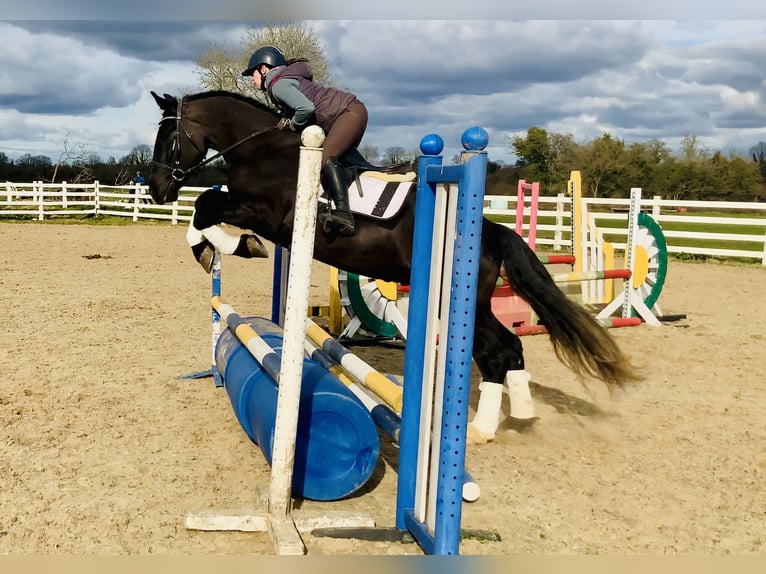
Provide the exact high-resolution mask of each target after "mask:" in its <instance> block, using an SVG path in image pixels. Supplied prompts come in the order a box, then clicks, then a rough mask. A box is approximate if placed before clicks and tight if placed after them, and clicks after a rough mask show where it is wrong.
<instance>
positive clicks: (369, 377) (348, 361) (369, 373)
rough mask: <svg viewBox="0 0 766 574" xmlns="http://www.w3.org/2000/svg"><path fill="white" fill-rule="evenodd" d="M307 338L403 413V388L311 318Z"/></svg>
mask: <svg viewBox="0 0 766 574" xmlns="http://www.w3.org/2000/svg"><path fill="white" fill-rule="evenodd" d="M305 321H306V336H307V337H308V338H309V339H311V340H312V341H313V342H314V343H315V344H316V345H317V346H318V347H319V348H321V349H322V350H323V351H324V352H325V353H327V354H328V355H329V356H330V357H332V358H333V360H335V361H336V362H338V363H339V364H340V365H341V366H342V367H343V368H344V369H345V370H346V371H348V372H349V373H351V374H352V375H353V376H354V377H355V378H356V379H357V380H359V381H360V382H361V383H362V384H363V385H364V386H366V387H368V388H370V389H371V390H372V391H373V392H374V393H375V394H376V395H378V396H379V397H380V398H381V399H383V400H384V401H385V403H386V404H387V405H388V406H389V407H391V408H392V409H394V411H396V412H397V413H401V412H402V397H403V391H402V387H400V386H399V385H397V384H396V383H394V382H393V381H392V380H391V379H389V378H388V377H386V376H385V375H383V374H382V373H380V372H379V371H377V370H376V369H375V368H373V367H372V366H370V365H369V364H368V363H366V362H365V361H364V360H362V359H361V358H360V357H359V356H358V355H355V354H354V353H352V352H351V351H349V350H348V349H347V348H346V347H344V346H343V345H341V344H340V343H339V342H338V341H337V340H336V339H334V338H333V337H332V336H331V335H330V334H329V333H328V332H327V331H325V330H324V329H322V328H321V327H320V326H319V325H317V324H316V323H315V322H314V321H313V320H311V318H306V320H305Z"/></svg>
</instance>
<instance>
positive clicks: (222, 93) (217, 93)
mask: <svg viewBox="0 0 766 574" xmlns="http://www.w3.org/2000/svg"><path fill="white" fill-rule="evenodd" d="M217 97H227V98H232V99H234V100H239V101H240V102H244V103H246V104H249V105H251V106H253V107H256V108H258V109H259V110H262V111H264V112H269V113H270V114H272V115H275V116H278V115H279V112H278V111H277V110H275V109H273V108H270V107H269V106H267V105H266V104H264V103H263V102H260V101H258V100H256V99H255V98H251V97H250V96H246V95H244V94H239V93H237V92H228V91H226V90H210V91H208V92H199V93H196V94H191V95H188V96H186V101H187V102H193V101H194V100H204V99H207V98H217Z"/></svg>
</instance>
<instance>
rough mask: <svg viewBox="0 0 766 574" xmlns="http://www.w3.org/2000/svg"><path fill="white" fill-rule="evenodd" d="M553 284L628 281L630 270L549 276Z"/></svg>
mask: <svg viewBox="0 0 766 574" xmlns="http://www.w3.org/2000/svg"><path fill="white" fill-rule="evenodd" d="M551 277H552V278H553V281H554V282H555V283H573V282H575V281H599V280H603V279H630V269H604V270H601V271H598V270H596V271H579V272H578V271H573V272H572V273H555V274H553V275H551Z"/></svg>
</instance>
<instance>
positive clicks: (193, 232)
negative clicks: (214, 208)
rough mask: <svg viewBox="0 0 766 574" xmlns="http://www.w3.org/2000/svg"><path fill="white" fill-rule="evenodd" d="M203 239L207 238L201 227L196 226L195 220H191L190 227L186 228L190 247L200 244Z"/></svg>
mask: <svg viewBox="0 0 766 574" xmlns="http://www.w3.org/2000/svg"><path fill="white" fill-rule="evenodd" d="M203 239H205V236H204V235H202V232H201V231H200V230H199V229H197V228H196V227H194V221H193V220H192V221H190V222H189V227H188V228H187V229H186V242H187V243H188V244H189V247H194V246H195V245H199V244H200V243H202V240H203Z"/></svg>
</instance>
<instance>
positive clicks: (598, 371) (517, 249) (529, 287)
mask: <svg viewBox="0 0 766 574" xmlns="http://www.w3.org/2000/svg"><path fill="white" fill-rule="evenodd" d="M501 227H502V226H501ZM502 230H503V231H502V232H501V233H500V234H499V235H500V245H501V255H502V261H503V264H504V266H505V270H506V273H507V275H508V281H509V282H510V284H511V287H512V288H513V290H514V291H515V292H516V293H517V294H518V295H521V297H523V298H524V299H525V300H526V301H527V302H528V303H529V304H530V305H531V306H532V309H534V311H535V313H537V315H538V316H539V317H540V320H541V322H542V324H543V325H545V327H546V329H547V330H548V333H550V338H551V342H552V344H553V348H554V351H555V352H556V356H557V357H558V359H559V360H560V361H561V362H562V363H563V364H565V365H566V366H568V367H569V368H570V369H572V371H573V372H574V373H575V374H576V375H577V376H578V377H579V378H580V380H581V381H583V382H584V378H585V377H586V376H589V377H595V378H597V379H600V380H601V381H603V382H604V383H606V385H607V386H609V387H622V386H623V385H625V384H626V383H631V382H635V381H638V380H641V379H642V377H641V376H640V374H639V373H638V371H637V369H636V367H635V366H633V365H632V364H631V362H630V361H629V360H628V358H627V357H626V356H625V355H624V354H623V352H622V351H621V350H620V348H619V347H618V346H617V342H616V341H615V339H614V338H613V337H612V336H611V334H610V333H609V332H608V331H607V330H606V329H605V328H604V327H603V326H602V325H601V324H600V323H599V322H598V321H597V320H596V319H595V318H594V317H593V316H592V315H591V314H590V313H589V312H588V310H587V309H586V308H585V307H583V306H582V305H580V304H578V303H576V302H575V301H573V300H572V299H570V298H569V297H567V296H566V294H565V293H564V292H563V291H562V290H561V289H560V288H559V287H558V286H557V285H556V283H555V282H554V281H553V279H552V278H551V275H550V273H549V272H548V270H547V269H546V268H545V265H543V264H542V263H541V262H540V259H539V258H538V257H537V255H536V254H535V252H534V251H533V250H532V249H530V248H529V246H528V245H527V244H526V243H525V242H524V240H523V239H522V238H521V237H520V236H519V235H518V234H516V233H515V232H513V231H512V230H510V229H508V228H505V227H502Z"/></svg>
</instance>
